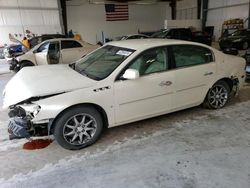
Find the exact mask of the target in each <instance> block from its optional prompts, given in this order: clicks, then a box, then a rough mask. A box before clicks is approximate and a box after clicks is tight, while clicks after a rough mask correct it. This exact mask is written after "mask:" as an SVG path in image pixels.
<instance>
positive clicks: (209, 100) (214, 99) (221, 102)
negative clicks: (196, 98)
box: [203, 80, 230, 109]
mask: <svg viewBox="0 0 250 188" xmlns="http://www.w3.org/2000/svg"><path fill="white" fill-rule="evenodd" d="M219 90H221V93H220V92H219ZM229 97H230V87H229V85H228V83H227V82H225V81H223V80H220V81H218V82H216V83H215V84H214V85H213V87H212V88H210V89H209V91H208V93H207V96H206V98H205V100H204V102H203V105H204V106H205V107H206V108H209V109H219V108H223V107H224V106H225V105H226V104H227V102H228V100H229Z"/></svg>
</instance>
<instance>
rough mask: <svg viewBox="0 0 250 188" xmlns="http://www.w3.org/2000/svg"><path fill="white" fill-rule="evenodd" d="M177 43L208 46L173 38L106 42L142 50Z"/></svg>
mask: <svg viewBox="0 0 250 188" xmlns="http://www.w3.org/2000/svg"><path fill="white" fill-rule="evenodd" d="M177 44H192V45H198V46H204V47H208V46H206V45H203V44H200V43H196V42H189V41H184V40H174V39H130V40H122V41H114V42H109V43H107V45H113V46H119V47H122V48H128V49H133V50H144V49H148V48H153V47H158V46H167V45H177ZM208 48H209V47H208Z"/></svg>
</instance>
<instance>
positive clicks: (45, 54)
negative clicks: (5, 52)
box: [10, 38, 99, 72]
mask: <svg viewBox="0 0 250 188" xmlns="http://www.w3.org/2000/svg"><path fill="white" fill-rule="evenodd" d="M98 47H99V45H91V44H89V43H86V42H81V41H77V40H75V39H66V38H59V39H50V40H46V41H44V42H42V43H41V44H38V45H36V46H35V47H34V48H33V49H31V50H29V51H28V52H27V53H25V54H23V55H21V56H18V57H16V58H13V59H12V60H11V61H10V70H13V71H15V72H17V71H19V70H20V69H22V68H23V67H26V66H34V65H47V64H60V63H63V64H69V63H72V62H75V61H76V60H78V59H80V58H82V57H83V56H85V55H86V54H88V53H89V52H91V51H93V50H95V49H97V48H98Z"/></svg>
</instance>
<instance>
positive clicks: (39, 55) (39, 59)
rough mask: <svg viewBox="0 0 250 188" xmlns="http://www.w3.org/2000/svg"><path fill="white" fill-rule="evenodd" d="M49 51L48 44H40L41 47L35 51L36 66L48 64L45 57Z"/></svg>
mask: <svg viewBox="0 0 250 188" xmlns="http://www.w3.org/2000/svg"><path fill="white" fill-rule="evenodd" d="M48 49H49V42H45V43H42V44H41V46H40V47H39V48H38V49H37V50H36V51H35V58H36V63H37V65H46V64H48V61H47V55H48Z"/></svg>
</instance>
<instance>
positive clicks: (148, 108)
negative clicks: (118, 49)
mask: <svg viewBox="0 0 250 188" xmlns="http://www.w3.org/2000/svg"><path fill="white" fill-rule="evenodd" d="M168 62H169V61H168V52H167V48H165V47H161V48H155V49H150V50H147V51H144V52H143V53H142V54H141V55H139V56H138V57H137V58H136V59H135V60H134V61H132V63H131V64H130V66H129V67H128V68H130V69H136V70H138V71H139V73H140V77H139V78H138V79H135V80H122V79H120V80H117V81H116V82H115V83H114V94H115V112H116V114H115V116H116V123H118V124H119V123H126V122H131V121H135V120H139V119H143V118H147V117H152V116H155V115H159V114H162V113H165V112H168V111H169V110H170V109H171V105H172V104H171V101H172V94H173V90H174V88H173V87H174V86H173V78H174V74H173V72H172V71H169V72H168V67H169V65H168Z"/></svg>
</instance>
